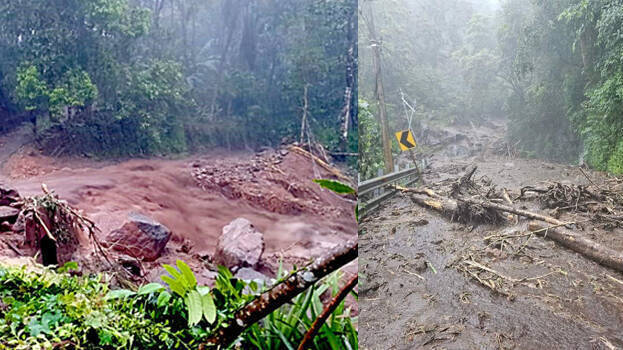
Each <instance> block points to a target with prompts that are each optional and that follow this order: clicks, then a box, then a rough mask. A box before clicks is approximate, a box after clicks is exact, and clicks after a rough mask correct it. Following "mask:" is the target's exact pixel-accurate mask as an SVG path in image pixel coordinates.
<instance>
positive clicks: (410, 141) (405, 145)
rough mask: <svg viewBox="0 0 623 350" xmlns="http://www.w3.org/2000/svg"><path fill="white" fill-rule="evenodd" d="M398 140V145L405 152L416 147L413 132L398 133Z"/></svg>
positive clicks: (403, 131)
mask: <svg viewBox="0 0 623 350" xmlns="http://www.w3.org/2000/svg"><path fill="white" fill-rule="evenodd" d="M396 139H398V145H399V146H400V149H401V150H403V151H408V150H410V149H413V148H415V146H416V144H415V139H414V138H413V133H412V132H411V130H402V131H398V132H397V133H396Z"/></svg>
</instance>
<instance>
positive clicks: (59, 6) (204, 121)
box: [0, 0, 356, 156]
mask: <svg viewBox="0 0 623 350" xmlns="http://www.w3.org/2000/svg"><path fill="white" fill-rule="evenodd" d="M41 8H43V9H45V11H41V10H40V9H41ZM355 18H356V10H355V3H354V2H352V1H349V0H338V1H330V2H326V1H312V2H310V1H300V0H296V1H288V2H275V1H269V2H255V1H229V0H218V1H197V0H181V1H162V2H160V3H159V6H153V7H152V6H151V5H148V4H147V3H146V2H140V1H133V0H67V1H63V2H58V1H55V0H43V1H40V0H24V1H19V2H15V1H8V2H3V3H2V4H0V47H2V50H0V98H2V101H0V102H2V104H6V103H9V104H11V106H10V107H12V109H15V110H17V111H18V112H20V111H21V110H27V111H33V115H36V116H37V117H40V118H42V119H46V120H47V119H48V114H49V115H50V116H51V118H50V119H51V123H44V124H45V127H46V128H47V129H48V130H46V132H42V133H40V135H39V138H40V139H41V140H40V142H41V144H42V145H43V146H44V148H51V149H58V148H59V145H62V146H63V147H61V148H60V149H64V150H65V152H66V153H74V154H83V153H89V154H97V155H102V156H126V155H151V154H166V153H179V152H186V151H187V150H191V149H197V148H200V147H202V146H205V147H223V146H224V147H228V148H236V149H243V148H250V147H254V146H265V145H270V144H273V145H276V144H279V143H280V142H281V141H282V139H283V138H284V137H286V136H293V135H296V134H297V132H298V128H299V125H300V118H301V107H302V105H303V102H302V97H303V87H304V86H305V85H306V84H309V86H310V89H309V96H308V97H309V115H310V121H311V126H312V129H313V135H312V136H315V138H317V141H320V142H322V143H324V144H325V145H327V146H328V147H329V148H331V149H336V148H338V147H340V148H342V145H341V144H339V141H340V140H339V123H338V120H337V119H338V118H337V116H338V115H339V114H340V111H341V109H342V107H343V106H344V97H343V96H344V91H345V87H346V79H345V74H344V73H345V71H346V65H347V61H348V50H349V49H350V48H351V47H352V46H354V44H355V42H354V40H355V37H356V32H355V31H354V30H353V28H354V25H352V24H353V22H354V19H355ZM349 33H350V34H349ZM353 33H354V34H353ZM5 96H7V97H8V98H5ZM13 104H15V106H13ZM351 104H352V105H353V106H352V107H353V108H352V109H355V108H354V104H355V101H354V98H353V100H352V101H351ZM67 107H70V108H67ZM39 124H41V123H39ZM48 124H49V125H48ZM349 125H350V126H351V128H353V129H354V128H356V118H353V120H351V123H350V124H349ZM352 134H354V133H352V132H351V135H352ZM350 145H351V148H350V149H340V150H341V151H347V152H354V151H356V149H353V148H352V147H356V144H354V143H350Z"/></svg>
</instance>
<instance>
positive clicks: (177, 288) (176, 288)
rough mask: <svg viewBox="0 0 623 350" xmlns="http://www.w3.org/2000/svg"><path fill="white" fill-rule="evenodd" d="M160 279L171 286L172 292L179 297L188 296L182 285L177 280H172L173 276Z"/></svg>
mask: <svg viewBox="0 0 623 350" xmlns="http://www.w3.org/2000/svg"><path fill="white" fill-rule="evenodd" d="M160 278H161V279H162V280H163V281H164V282H165V283H166V284H168V285H169V288H171V290H172V291H173V292H174V293H177V294H178V295H179V296H181V297H184V295H186V289H184V287H183V286H182V284H181V283H179V282H178V281H177V280H174V279H173V278H171V276H166V275H165V276H160Z"/></svg>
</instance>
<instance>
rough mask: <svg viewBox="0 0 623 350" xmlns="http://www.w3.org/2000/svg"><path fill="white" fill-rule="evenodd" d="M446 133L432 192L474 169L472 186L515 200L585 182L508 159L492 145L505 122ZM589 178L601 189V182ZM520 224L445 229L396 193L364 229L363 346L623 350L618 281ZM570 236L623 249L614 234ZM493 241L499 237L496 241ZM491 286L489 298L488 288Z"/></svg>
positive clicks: (588, 229)
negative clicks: (493, 188) (524, 192)
mask: <svg viewBox="0 0 623 350" xmlns="http://www.w3.org/2000/svg"><path fill="white" fill-rule="evenodd" d="M453 133H456V134H460V135H461V136H460V137H456V135H452V134H453ZM446 134H448V135H450V136H449V137H447V139H448V140H451V142H445V143H442V144H443V145H442V147H438V148H437V149H435V150H434V152H431V153H432V154H434V156H432V157H431V158H430V168H429V169H428V170H427V172H426V175H425V179H426V182H427V184H430V183H435V182H439V181H441V180H444V179H452V178H457V177H460V176H461V175H463V173H464V172H465V170H466V168H468V167H469V166H471V165H477V166H478V171H477V173H476V174H475V176H474V177H475V178H477V179H479V180H483V179H484V181H487V182H488V181H489V180H490V181H491V182H492V183H494V184H495V185H497V186H498V187H499V188H506V189H508V190H509V192H510V193H511V194H517V193H519V189H520V188H521V187H523V186H527V185H538V184H540V183H543V182H550V181H556V182H563V183H570V184H587V182H588V181H589V180H588V178H587V177H586V176H585V175H584V174H583V173H582V172H581V171H580V169H579V168H578V167H574V166H568V165H561V164H554V163H548V162H544V161H539V160H529V159H519V158H517V157H514V156H513V152H512V151H511V149H510V148H507V149H506V151H504V147H498V146H499V145H498V144H497V143H496V142H497V141H499V139H501V138H502V137H503V134H504V128H503V126H502V125H501V124H491V125H488V126H484V127H478V128H465V129H464V130H463V129H462V130H449V131H448V132H447V133H446ZM446 136H447V135H446ZM465 136H466V137H465ZM509 155H510V156H509ZM585 172H586V173H587V175H588V176H589V177H590V178H591V180H592V181H594V182H595V183H597V184H598V185H599V183H602V181H605V180H606V176H605V175H604V174H599V173H595V172H589V171H585ZM520 205H521V206H523V207H527V209H531V210H537V211H538V210H540V209H539V206H538V204H536V203H531V202H525V203H521V204H520ZM527 222H528V221H527V220H525V219H521V218H520V219H518V222H516V223H506V224H504V225H491V224H483V225H470V224H461V223H458V222H451V221H450V220H448V219H446V218H443V217H441V216H440V215H439V214H437V213H436V212H432V211H430V210H428V209H425V208H422V207H420V206H418V205H416V204H414V203H413V202H412V201H411V200H410V199H409V198H408V197H407V196H404V195H400V194H398V195H396V196H394V197H393V198H392V199H390V200H389V201H387V202H386V203H384V204H383V205H382V207H381V208H380V209H379V210H377V211H375V212H373V213H371V214H370V216H368V217H367V218H366V219H365V220H364V221H363V222H362V223H361V224H360V227H359V230H360V260H359V264H360V265H359V268H360V274H361V279H360V280H361V286H360V293H361V294H360V299H359V306H360V310H361V313H360V325H361V326H360V335H359V336H360V337H359V341H360V345H361V348H362V349H420V348H421V349H617V348H623V274H621V273H618V272H616V271H614V270H612V269H610V268H606V267H603V266H601V265H599V264H598V263H596V262H593V261H591V260H589V259H587V258H586V257H584V256H582V255H580V254H578V253H575V252H573V251H571V250H569V249H566V248H563V247H561V246H560V245H558V244H556V243H555V242H553V241H551V240H549V239H543V238H542V237H537V236H529V235H526V234H525V233H526V232H527V227H526V226H527ZM577 229H578V230H581V233H582V234H584V235H586V236H587V237H589V238H591V239H593V240H594V241H596V242H599V243H602V244H604V245H605V246H607V247H610V248H612V249H615V250H618V251H623V230H621V229H620V228H609V229H604V228H595V227H592V226H588V225H583V226H581V227H579V228H577ZM492 237H494V238H492ZM496 237H497V238H502V237H503V238H504V240H503V241H500V240H497V242H498V244H491V242H492V241H494V242H495V241H496ZM500 242H501V244H499V243H500ZM470 264H471V265H470ZM465 266H468V267H470V266H476V267H477V268H471V269H470V268H468V269H466V268H465ZM486 269H488V270H489V271H494V272H495V273H491V272H487V270H486ZM479 271H480V272H486V273H482V274H479ZM496 274H497V275H496ZM484 276H489V277H490V278H491V280H486V279H485V280H482V278H485V277H484ZM500 276H502V277H500ZM477 278H481V281H478V280H477ZM494 283H495V290H493V289H492V288H488V287H486V286H485V284H494Z"/></svg>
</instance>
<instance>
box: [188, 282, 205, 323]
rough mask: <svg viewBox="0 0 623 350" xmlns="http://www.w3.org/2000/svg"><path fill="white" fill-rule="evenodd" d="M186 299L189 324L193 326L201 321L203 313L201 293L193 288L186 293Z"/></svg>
mask: <svg viewBox="0 0 623 350" xmlns="http://www.w3.org/2000/svg"><path fill="white" fill-rule="evenodd" d="M185 301H186V307H187V308H188V325H189V326H191V327H192V326H194V325H196V324H197V323H199V321H201V316H202V315H203V308H202V303H201V295H199V292H197V291H196V290H191V291H190V292H188V294H187V295H186V298H185Z"/></svg>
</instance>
